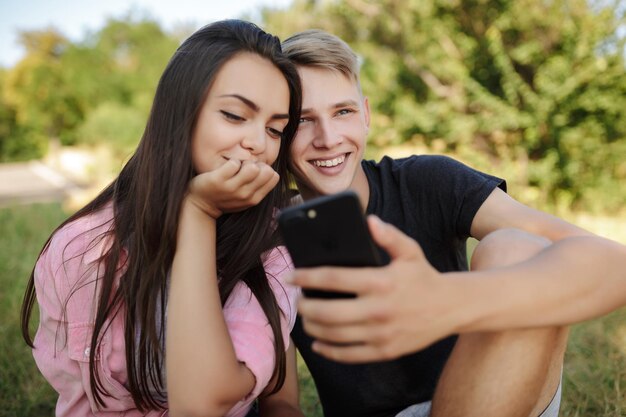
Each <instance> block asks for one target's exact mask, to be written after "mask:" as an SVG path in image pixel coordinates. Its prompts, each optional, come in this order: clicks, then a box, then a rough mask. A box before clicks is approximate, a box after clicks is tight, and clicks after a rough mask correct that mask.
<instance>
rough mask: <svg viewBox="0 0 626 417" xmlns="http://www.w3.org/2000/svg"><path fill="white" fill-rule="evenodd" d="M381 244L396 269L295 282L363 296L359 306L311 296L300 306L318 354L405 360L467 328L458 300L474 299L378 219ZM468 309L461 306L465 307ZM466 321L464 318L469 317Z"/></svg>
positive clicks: (314, 271)
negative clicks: (458, 326) (459, 328)
mask: <svg viewBox="0 0 626 417" xmlns="http://www.w3.org/2000/svg"><path fill="white" fill-rule="evenodd" d="M367 223H368V225H369V230H370V232H371V235H372V237H373V239H374V241H375V242H376V243H377V244H378V245H379V246H380V247H382V248H383V249H384V250H386V251H387V252H388V254H389V256H390V258H391V263H390V264H389V265H387V266H384V267H367V268H348V267H316V268H297V269H296V270H295V272H294V273H293V275H292V279H291V281H292V283H293V284H294V285H298V286H301V287H303V288H307V289H317V290H325V291H336V292H344V293H345V292H347V293H353V294H356V297H355V298H351V299H334V300H322V299H316V298H309V297H303V298H302V299H301V300H300V302H299V306H298V311H299V312H300V314H301V316H302V320H303V326H304V329H305V330H306V332H307V333H309V334H310V335H311V336H312V337H313V338H315V339H316V340H315V342H314V343H313V350H315V351H316V352H318V353H319V354H321V355H323V356H325V357H327V358H329V359H333V360H336V361H340V362H350V363H359V362H371V361H381V360H389V359H393V358H397V357H399V356H402V355H404V354H407V353H410V352H414V351H417V350H419V349H422V348H424V347H426V346H428V345H430V344H432V343H433V342H435V341H437V340H439V339H441V338H443V337H445V336H447V335H449V334H451V333H455V332H456V329H455V328H454V325H455V324H457V323H459V322H460V321H462V318H460V317H459V311H458V309H456V308H454V306H455V305H458V304H457V302H458V301H457V300H460V299H462V298H459V297H466V296H467V294H462V293H461V292H460V291H458V287H459V286H458V285H454V284H455V281H456V279H452V280H450V279H448V278H446V279H444V278H443V276H442V274H441V273H439V272H438V271H436V270H435V269H434V268H433V267H432V266H431V265H430V264H429V262H428V261H427V260H426V258H425V257H424V253H423V252H422V250H421V248H420V247H419V245H418V244H417V242H415V241H414V240H413V239H411V238H410V237H408V236H406V235H405V234H403V233H402V232H401V231H399V230H398V229H396V228H395V227H394V226H392V225H390V224H386V223H383V222H382V221H381V220H380V219H378V218H377V217H375V216H369V217H368V219H367ZM459 304H460V303H459ZM461 314H462V312H461Z"/></svg>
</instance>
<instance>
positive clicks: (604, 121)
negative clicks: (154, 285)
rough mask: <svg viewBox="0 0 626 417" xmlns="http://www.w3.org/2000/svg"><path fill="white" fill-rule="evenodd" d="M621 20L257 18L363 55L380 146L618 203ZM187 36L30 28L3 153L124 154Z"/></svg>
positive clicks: (13, 75) (375, 7) (367, 4)
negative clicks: (49, 149)
mask: <svg viewBox="0 0 626 417" xmlns="http://www.w3.org/2000/svg"><path fill="white" fill-rule="evenodd" d="M625 15H626V6H625V4H624V0H376V1H374V0H325V1H324V0H317V1H316V0H295V1H294V3H293V4H292V5H291V6H290V7H288V8H286V9H264V10H262V11H261V13H260V15H259V16H260V18H261V22H260V23H261V25H262V26H264V27H266V28H267V29H268V30H270V31H271V32H273V33H276V34H278V35H279V36H280V37H281V38H284V37H286V36H288V35H290V34H292V33H294V32H297V31H300V30H304V29H308V28H311V27H318V28H322V29H325V30H328V31H329V32H332V33H335V34H337V35H339V36H340V37H342V38H343V39H345V40H346V41H347V42H348V43H349V44H350V45H351V46H352V47H353V48H354V49H355V51H357V53H359V54H360V56H361V58H362V60H363V66H362V72H361V77H362V78H361V81H362V85H363V90H364V92H365V93H366V94H367V95H368V97H369V99H370V104H371V106H372V111H373V117H372V129H371V134H370V153H369V155H371V156H376V155H377V153H379V152H382V151H383V150H385V151H388V150H389V149H390V147H395V148H402V149H405V148H407V149H409V150H410V151H411V152H429V153H434V152H437V153H442V152H445V153H449V154H452V155H453V156H456V157H457V158H459V159H461V160H464V161H466V162H467V163H469V164H471V165H473V166H475V167H477V168H479V169H482V170H485V171H488V172H491V173H493V174H495V175H499V176H504V177H505V178H507V180H508V182H509V184H510V189H511V192H512V193H513V194H514V195H516V197H518V198H520V199H521V200H523V201H525V202H527V203H531V204H540V205H542V204H552V205H553V207H555V208H559V207H563V206H565V207H574V208H585V209H594V210H598V211H618V210H623V209H624V206H625V204H624V202H625V201H626V187H624V185H623V184H624V183H625V181H626V70H625V62H624V58H625V56H626V49H625V38H626V35H625V34H626V17H625ZM187 34H188V33H177V34H171V33H166V32H164V31H163V30H162V29H161V27H160V26H159V24H158V23H156V22H155V21H154V20H152V19H150V18H149V17H146V16H140V15H137V14H129V15H127V16H124V17H122V18H118V19H111V20H109V21H108V22H107V24H106V25H105V26H104V27H103V28H102V29H100V30H99V31H97V32H93V33H88V34H86V35H85V36H84V38H83V39H82V40H80V41H77V42H72V41H70V40H68V39H66V38H65V37H64V36H63V35H62V34H61V33H59V32H58V31H56V30H54V29H43V30H38V31H30V32H25V33H23V34H22V37H21V41H22V43H23V45H24V46H25V47H26V50H27V54H26V56H25V57H24V58H23V59H22V60H21V61H20V62H19V63H18V64H17V65H15V66H14V67H13V68H10V69H8V70H0V88H1V94H0V160H1V161H6V160H17V159H26V158H32V157H37V156H40V155H42V154H43V152H45V149H46V145H47V143H48V141H50V140H59V141H61V143H64V144H81V143H83V144H93V143H103V142H104V143H107V144H110V145H111V146H113V147H114V148H115V149H116V151H117V153H118V155H126V154H127V153H128V152H129V150H131V149H132V148H133V147H134V145H135V143H136V142H137V140H138V139H139V136H140V134H141V130H142V126H143V125H144V123H145V118H146V116H147V114H148V111H149V108H150V104H151V101H152V96H153V94H154V88H155V86H156V83H157V81H158V77H159V76H160V74H161V72H162V70H163V68H164V66H165V64H166V62H167V59H168V57H169V56H171V54H172V53H173V51H174V50H175V48H176V47H177V45H178V44H179V42H180V40H181V39H182V37H183V36H184V35H187Z"/></svg>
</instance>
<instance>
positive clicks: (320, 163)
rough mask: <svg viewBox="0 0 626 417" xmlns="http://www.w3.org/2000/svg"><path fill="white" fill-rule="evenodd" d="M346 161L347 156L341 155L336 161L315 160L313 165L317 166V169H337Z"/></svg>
mask: <svg viewBox="0 0 626 417" xmlns="http://www.w3.org/2000/svg"><path fill="white" fill-rule="evenodd" d="M345 160H346V155H341V156H338V157H337V158H335V159H326V160H320V159H318V160H315V161H313V165H315V166H316V167H336V166H337V165H339V164H343V161H345Z"/></svg>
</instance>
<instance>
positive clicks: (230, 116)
mask: <svg viewBox="0 0 626 417" xmlns="http://www.w3.org/2000/svg"><path fill="white" fill-rule="evenodd" d="M220 112H221V113H222V114H223V115H224V117H226V118H227V119H230V120H234V121H237V122H241V121H244V120H245V119H244V118H243V117H241V116H237V115H236V114H234V113H229V112H227V111H224V110H220Z"/></svg>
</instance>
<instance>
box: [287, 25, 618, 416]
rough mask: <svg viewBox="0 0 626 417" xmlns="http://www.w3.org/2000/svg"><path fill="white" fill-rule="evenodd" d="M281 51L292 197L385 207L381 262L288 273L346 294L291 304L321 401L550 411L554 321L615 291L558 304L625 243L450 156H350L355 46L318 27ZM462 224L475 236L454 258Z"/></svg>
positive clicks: (359, 409)
mask: <svg viewBox="0 0 626 417" xmlns="http://www.w3.org/2000/svg"><path fill="white" fill-rule="evenodd" d="M283 51H284V52H285V53H286V55H287V56H288V57H289V58H290V59H292V61H293V62H294V63H295V64H296V65H297V67H298V71H299V74H300V77H301V80H302V85H303V106H302V118H301V123H300V127H299V130H298V134H297V136H296V138H295V139H294V142H293V145H292V147H291V151H290V155H291V170H292V172H293V174H294V176H295V179H296V182H297V184H298V188H299V191H300V193H301V195H302V197H303V198H304V199H305V200H306V199H310V198H313V197H316V196H320V195H327V194H332V193H336V192H339V191H343V190H345V189H348V188H350V189H352V190H354V191H355V192H356V193H357V194H358V196H359V198H360V200H361V203H362V205H363V207H366V212H367V213H368V214H375V215H376V216H377V217H378V218H380V219H382V220H383V221H384V222H386V223H389V224H386V223H383V222H381V221H380V220H378V219H377V218H375V217H371V218H370V219H369V224H370V229H371V230H372V233H373V235H374V239H375V240H376V241H377V242H378V243H379V245H381V247H383V248H384V249H386V251H387V252H388V253H389V255H390V257H391V263H390V264H389V265H388V266H386V267H383V268H366V269H364V268H356V269H350V268H313V269H310V270H298V271H296V273H295V274H294V278H293V281H294V283H295V284H297V285H301V286H304V287H309V288H318V289H326V290H336V291H344V292H354V293H356V294H357V295H358V297H357V298H355V299H349V300H331V301H329V300H315V299H306V298H303V299H302V300H301V302H300V305H299V311H300V314H301V316H302V317H301V319H300V320H298V321H297V323H296V327H295V329H294V331H293V332H292V338H293V339H294V342H295V343H296V345H297V347H298V349H299V350H300V352H301V354H302V356H303V358H304V359H305V361H306V363H307V366H308V367H309V370H310V371H311V374H312V376H313V378H314V380H315V383H316V386H317V388H318V393H319V395H320V399H321V402H322V406H323V408H324V414H325V416H326V417H333V416H395V415H397V416H401V417H406V416H428V415H431V416H433V417H437V416H447V417H454V416H463V417H469V416H481V417H485V416H507V417H511V416H524V417H526V416H532V417H536V416H543V417H548V416H556V415H558V408H559V402H560V377H561V367H562V360H563V354H564V351H565V347H566V338H567V329H566V328H564V327H559V326H557V325H558V324H561V323H563V322H571V321H573V320H572V317H574V320H576V319H578V318H586V317H588V316H590V315H594V314H595V315H598V314H602V313H603V312H605V311H609V309H610V308H614V307H615V306H617V305H619V303H620V300H619V297H613V298H612V299H611V300H610V301H609V302H608V303H607V304H608V306H607V307H597V306H596V310H593V312H592V311H591V310H589V309H587V310H586V307H589V306H585V307H582V308H581V306H576V307H570V308H564V307H563V305H562V304H563V303H567V302H569V301H570V300H572V299H578V298H580V297H581V294H583V293H585V292H586V291H588V290H589V289H590V288H592V287H593V286H594V285H596V284H595V281H594V280H592V279H588V277H589V276H590V275H592V274H591V273H592V272H594V273H596V274H597V273H598V272H599V273H601V274H604V275H603V276H604V277H606V282H608V281H611V280H619V279H622V275H623V273H622V272H621V271H623V270H624V266H626V265H625V263H626V262H624V258H625V257H624V254H625V253H626V252H625V251H624V248H623V247H622V246H620V245H617V244H614V243H613V242H609V241H606V240H604V239H600V238H598V237H595V236H593V235H591V234H590V233H589V232H586V231H584V230H582V229H579V228H577V227H575V226H573V225H570V224H568V223H566V222H564V221H562V220H559V219H557V218H555V217H553V216H550V215H547V214H545V213H542V212H539V211H536V210H533V209H531V208H529V207H526V206H524V205H522V204H520V203H518V202H517V201H515V200H514V199H512V198H511V197H509V196H508V195H507V194H506V192H505V191H506V184H505V182H504V181H503V180H501V179H499V178H496V177H493V176H490V175H486V174H483V173H480V172H478V171H475V170H473V169H471V168H469V167H467V166H465V165H463V164H460V163H458V162H456V161H454V160H452V159H450V158H446V157H441V156H417V157H415V156H414V157H411V158H405V159H401V160H393V159H390V158H384V159H383V160H382V161H381V162H380V163H374V162H372V161H362V157H363V152H364V149H365V141H366V137H367V133H368V127H369V121H370V114H369V106H368V101H367V98H365V97H364V96H363V95H362V93H361V89H360V84H359V77H358V64H357V59H356V55H355V54H354V52H352V50H351V49H350V48H349V47H348V45H347V44H345V42H343V41H341V40H340V39H339V38H337V37H335V36H332V35H329V34H327V33H325V32H322V31H316V30H312V31H305V32H302V33H299V34H296V35H294V36H292V37H291V38H289V39H287V40H286V41H285V42H283ZM394 226H395V227H394ZM397 229H400V230H401V231H402V232H404V233H400V231H399V230H397ZM405 234H406V235H408V236H406V235H405ZM469 236H473V237H475V238H477V239H479V240H481V242H480V244H479V245H478V247H477V248H476V250H475V252H474V255H473V258H472V270H473V271H472V272H464V271H466V270H467V261H466V258H465V241H466V238H467V237H469ZM416 242H417V243H416ZM585 257H589V259H590V260H591V262H587V261H584V259H585ZM597 270H599V271H597ZM459 271H461V272H459ZM570 280H571V282H572V283H573V284H574V285H573V288H572V289H568V290H567V292H566V293H563V294H562V295H558V294H559V290H560V287H559V286H560V285H562V283H563V282H569V281H570ZM544 282H545V284H544ZM603 288H604V287H603ZM544 289H545V290H546V294H547V295H545V296H542V297H543V299H542V298H541V297H539V298H537V299H535V293H536V292H543V290H544ZM605 292H606V293H609V291H605ZM500 298H502V300H500ZM544 299H545V300H544ZM542 300H543V301H542ZM490 304H492V305H493V307H490ZM555 305H556V306H555ZM598 308H599V310H598ZM559 309H560V310H559ZM592 309H593V307H592ZM531 310H532V311H531ZM581 310H583V311H582V313H581V312H580V311H581ZM503 311H504V312H503ZM542 312H545V313H546V314H545V316H544V315H543V314H542ZM527 313H528V314H527ZM577 314H578V315H579V316H580V317H577V316H576V315H577ZM585 314H587V316H585ZM526 316H528V318H527V317H526ZM544 317H547V319H546V318H544ZM541 326H543V327H541ZM527 327H533V328H532V329H528V328H527ZM509 328H516V329H519V330H507V329H509ZM304 330H306V333H305V332H304ZM472 332H473V333H472ZM455 333H461V335H460V336H459V337H458V339H457V338H456V337H447V338H444V337H446V336H448V335H450V334H455ZM442 339H443V340H442ZM435 341H436V343H434V344H432V343H433V342H435ZM431 344H432V345H431ZM329 359H330V360H329ZM431 400H432V404H431ZM431 407H432V409H431Z"/></svg>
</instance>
